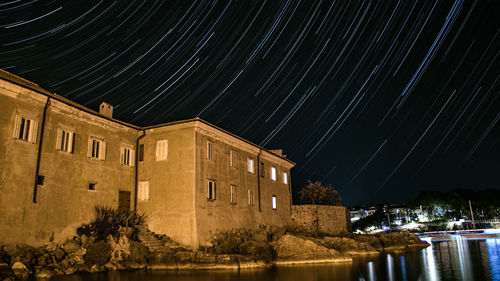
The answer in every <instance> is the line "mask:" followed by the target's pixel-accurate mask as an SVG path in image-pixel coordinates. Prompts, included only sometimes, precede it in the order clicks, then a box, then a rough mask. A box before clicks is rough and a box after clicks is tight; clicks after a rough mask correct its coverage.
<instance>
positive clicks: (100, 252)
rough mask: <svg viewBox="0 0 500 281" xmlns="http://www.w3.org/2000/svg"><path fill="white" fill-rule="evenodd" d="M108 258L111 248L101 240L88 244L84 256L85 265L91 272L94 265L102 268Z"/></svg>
mask: <svg viewBox="0 0 500 281" xmlns="http://www.w3.org/2000/svg"><path fill="white" fill-rule="evenodd" d="M110 258H111V247H110V246H109V245H108V244H107V243H106V242H104V241H102V240H100V241H97V242H95V243H90V244H89V245H88V248H87V253H86V254H85V256H84V260H85V264H87V265H88V266H89V267H91V271H92V268H93V266H94V265H99V266H103V265H104V264H106V263H107V262H108V261H109V259H110ZM92 272H93V271H92Z"/></svg>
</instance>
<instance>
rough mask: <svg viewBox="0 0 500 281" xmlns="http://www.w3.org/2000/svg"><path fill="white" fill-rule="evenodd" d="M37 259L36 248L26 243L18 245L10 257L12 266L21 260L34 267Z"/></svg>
mask: <svg viewBox="0 0 500 281" xmlns="http://www.w3.org/2000/svg"><path fill="white" fill-rule="evenodd" d="M35 261H36V258H35V248H33V247H31V246H28V245H24V244H19V245H17V247H16V251H15V252H14V253H12V254H11V257H10V264H11V266H12V265H13V264H14V263H15V262H21V263H22V264H24V265H25V266H26V267H32V265H33V264H34V263H35Z"/></svg>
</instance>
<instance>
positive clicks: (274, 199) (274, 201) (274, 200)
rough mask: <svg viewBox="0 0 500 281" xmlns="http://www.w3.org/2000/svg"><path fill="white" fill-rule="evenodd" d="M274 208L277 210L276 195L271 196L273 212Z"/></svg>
mask: <svg viewBox="0 0 500 281" xmlns="http://www.w3.org/2000/svg"><path fill="white" fill-rule="evenodd" d="M276 208H277V203H276V195H273V210H276Z"/></svg>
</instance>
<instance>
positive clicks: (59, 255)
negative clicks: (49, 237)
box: [53, 247, 66, 262]
mask: <svg viewBox="0 0 500 281" xmlns="http://www.w3.org/2000/svg"><path fill="white" fill-rule="evenodd" d="M53 256H54V257H55V258H56V260H57V261H58V262H59V261H62V260H63V259H64V257H65V256H66V253H65V252H64V250H63V249H62V248H60V247H57V248H56V250H55V251H54V252H53Z"/></svg>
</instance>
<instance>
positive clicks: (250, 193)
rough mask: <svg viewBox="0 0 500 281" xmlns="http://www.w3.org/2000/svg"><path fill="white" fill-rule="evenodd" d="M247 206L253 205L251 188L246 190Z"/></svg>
mask: <svg viewBox="0 0 500 281" xmlns="http://www.w3.org/2000/svg"><path fill="white" fill-rule="evenodd" d="M248 206H253V190H250V189H249V190H248Z"/></svg>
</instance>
